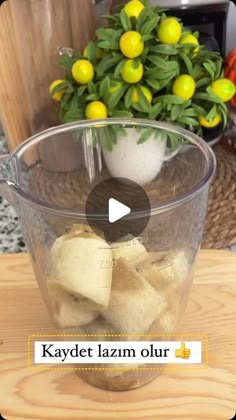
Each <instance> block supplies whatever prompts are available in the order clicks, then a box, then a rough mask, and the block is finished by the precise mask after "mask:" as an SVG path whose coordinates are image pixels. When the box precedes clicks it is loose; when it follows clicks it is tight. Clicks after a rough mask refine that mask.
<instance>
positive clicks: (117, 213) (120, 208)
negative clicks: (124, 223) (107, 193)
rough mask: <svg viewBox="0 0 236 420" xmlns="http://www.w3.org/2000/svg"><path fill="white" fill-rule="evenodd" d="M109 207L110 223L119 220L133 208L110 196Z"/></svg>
mask: <svg viewBox="0 0 236 420" xmlns="http://www.w3.org/2000/svg"><path fill="white" fill-rule="evenodd" d="M108 207H109V209H108V210H109V222H110V223H115V222H117V221H118V220H120V219H122V218H123V217H125V216H127V214H129V213H130V212H131V209H130V208H129V207H128V206H125V205H124V204H122V203H121V202H120V201H118V200H115V199H114V198H110V200H109V205H108Z"/></svg>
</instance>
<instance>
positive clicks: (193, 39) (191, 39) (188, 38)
mask: <svg viewBox="0 0 236 420" xmlns="http://www.w3.org/2000/svg"><path fill="white" fill-rule="evenodd" d="M180 44H194V45H197V46H199V42H198V39H197V38H196V37H195V36H194V35H192V34H188V35H185V36H184V37H183V38H182V39H181V41H180ZM198 51H199V48H195V50H194V55H195V54H197V53H198Z"/></svg>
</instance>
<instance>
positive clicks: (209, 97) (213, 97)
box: [194, 88, 227, 112]
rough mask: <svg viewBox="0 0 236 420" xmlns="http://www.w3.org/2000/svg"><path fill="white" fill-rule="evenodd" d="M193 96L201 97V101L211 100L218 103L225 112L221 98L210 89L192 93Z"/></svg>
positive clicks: (225, 108)
mask: <svg viewBox="0 0 236 420" xmlns="http://www.w3.org/2000/svg"><path fill="white" fill-rule="evenodd" d="M208 89H209V88H208ZM194 98H195V99H201V100H202V101H208V102H213V103H215V104H219V105H221V107H222V108H223V109H224V110H225V111H226V112H227V107H226V105H225V104H224V103H223V102H222V100H221V99H220V98H219V97H218V96H216V95H214V93H211V92H210V90H209V91H208V92H207V93H205V92H199V93H196V94H195V95H194Z"/></svg>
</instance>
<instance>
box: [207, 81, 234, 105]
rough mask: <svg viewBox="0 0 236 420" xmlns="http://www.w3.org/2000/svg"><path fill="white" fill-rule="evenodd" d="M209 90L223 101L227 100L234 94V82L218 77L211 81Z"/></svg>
mask: <svg viewBox="0 0 236 420" xmlns="http://www.w3.org/2000/svg"><path fill="white" fill-rule="evenodd" d="M211 90H212V92H213V93H214V94H215V95H217V96H218V97H219V98H220V99H221V100H222V101H223V102H228V101H230V99H232V98H233V96H234V95H235V84H234V83H233V82H231V80H229V79H219V80H216V81H215V82H213V83H212V85H211Z"/></svg>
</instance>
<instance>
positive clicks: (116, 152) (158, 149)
mask: <svg viewBox="0 0 236 420" xmlns="http://www.w3.org/2000/svg"><path fill="white" fill-rule="evenodd" d="M141 134H142V133H140V132H138V130H136V129H135V128H127V129H126V134H125V135H119V138H118V141H117V144H116V145H114V146H113V149H112V151H108V150H107V149H105V148H104V147H103V157H104V161H105V164H106V167H107V169H108V171H109V173H110V175H111V176H112V177H116V178H127V179H129V180H131V181H134V182H136V183H137V184H139V185H141V186H144V185H145V184H148V183H149V182H151V181H153V180H154V179H155V178H156V176H157V175H158V173H159V172H160V170H161V168H162V165H163V162H164V161H165V160H166V157H165V152H166V141H165V140H163V139H161V138H160V139H158V138H154V135H151V136H150V138H149V139H148V140H147V141H146V142H145V143H142V144H137V141H138V139H139V138H140V135H141Z"/></svg>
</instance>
